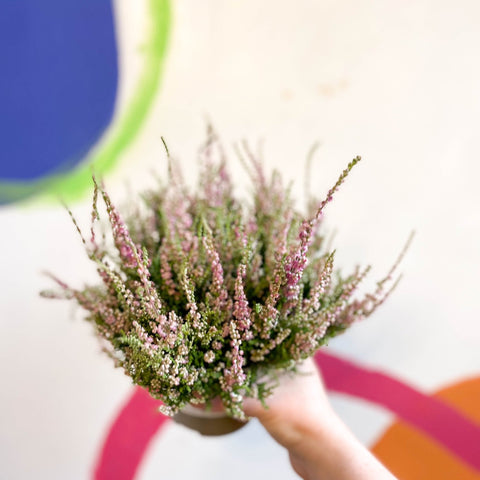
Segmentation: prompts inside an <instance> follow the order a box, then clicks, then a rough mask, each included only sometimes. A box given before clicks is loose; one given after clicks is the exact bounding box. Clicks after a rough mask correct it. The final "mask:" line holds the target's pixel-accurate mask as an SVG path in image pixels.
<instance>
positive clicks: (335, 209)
mask: <svg viewBox="0 0 480 480" xmlns="http://www.w3.org/2000/svg"><path fill="white" fill-rule="evenodd" d="M37 3H38V2H33V1H27V0H21V1H17V2H8V1H5V2H3V3H2V15H1V16H0V40H1V41H0V58H1V62H2V65H3V68H2V74H1V75H0V105H1V107H0V108H1V113H2V114H1V115H0V138H1V145H2V147H1V149H0V202H2V204H3V205H2V206H1V207H0V231H1V233H2V235H1V236H0V251H1V252H2V253H1V256H0V266H1V269H2V277H1V280H0V335H1V338H2V348H1V349H0V375H1V378H2V387H1V395H0V425H1V429H0V478H8V479H29V478H38V479H65V478H69V479H88V478H99V479H108V478H115V479H127V478H133V476H134V475H135V478H137V479H142V480H147V479H154V478H155V479H176V478H179V479H181V478H191V477H192V476H195V478H199V479H202V478H205V479H207V478H208V479H217V478H218V479H223V478H226V476H227V474H226V472H228V477H229V478H232V479H236V478H238V479H240V478H245V477H246V476H249V477H251V478H262V477H263V476H267V475H268V476H269V477H271V476H275V477H276V478H278V479H290V478H295V475H294V473H293V472H292V471H291V469H290V467H289V464H288V460H287V457H286V455H285V452H283V451H282V449H280V448H279V447H278V446H276V445H275V444H274V443H273V442H272V441H271V440H270V439H269V437H268V436H267V435H266V434H265V433H264V432H263V431H262V429H261V428H260V426H259V425H258V424H257V423H255V422H251V424H249V425H248V426H247V427H246V428H244V429H243V430H241V431H239V432H238V433H236V434H234V435H231V436H229V437H225V438H219V439H203V438H200V437H198V436H197V435H195V434H194V433H192V432H190V431H187V430H184V429H183V428H182V427H180V426H177V425H174V424H172V423H171V422H168V421H164V420H163V417H159V416H157V415H155V414H154V409H153V406H154V405H153V402H152V401H151V400H150V399H149V397H146V396H145V395H143V394H142V392H141V391H137V390H135V389H134V388H133V387H132V386H131V385H130V383H129V379H128V378H127V377H125V376H124V375H122V373H121V372H120V371H117V370H114V369H113V368H112V366H111V364H110V361H109V359H108V358H104V356H103V355H102V354H101V352H100V347H99V345H98V343H97V341H96V339H95V338H94V337H93V335H92V332H91V330H90V328H89V325H87V324H84V323H83V322H82V321H81V312H78V311H75V310H72V307H71V305H69V304H63V303H53V302H47V301H45V300H42V299H40V298H38V291H39V290H41V289H42V288H45V287H48V286H49V283H48V281H47V280H46V279H45V278H44V277H42V276H41V274H40V272H41V271H42V270H44V269H47V268H48V269H49V270H51V271H54V272H55V273H57V274H58V275H59V276H61V277H62V278H65V279H66V280H68V281H70V282H71V283H72V284H77V285H79V284H82V283H83V282H84V281H85V282H87V281H88V280H90V279H92V278H94V272H92V271H91V270H90V266H89V265H88V263H89V262H87V261H86V258H85V256H84V253H83V250H82V248H81V245H80V242H79V241H78V239H77V237H76V235H75V232H74V230H73V228H72V226H71V224H70V222H69V220H68V216H67V215H66V214H65V212H64V210H63V209H62V207H61V206H60V205H59V202H58V198H59V197H61V198H62V199H64V200H66V201H67V202H68V203H69V204H70V205H71V206H72V207H73V209H74V211H75V213H76V215H77V217H78V218H79V219H80V221H81V223H83V224H85V225H86V224H87V223H88V215H89V189H90V181H89V179H90V174H91V170H92V168H93V169H94V170H95V171H96V172H98V173H100V174H103V175H104V177H105V179H106V182H107V185H108V187H109V190H110V191H111V192H112V194H113V196H114V197H115V198H116V199H118V200H119V201H120V200H121V199H122V198H123V199H125V198H128V196H129V195H131V192H136V191H139V190H142V188H144V187H145V186H147V185H149V184H150V182H151V172H152V170H155V171H157V172H158V173H159V174H160V175H162V174H164V172H165V156H164V153H163V147H162V143H161V140H160V137H161V136H164V137H165V138H166V139H167V142H168V144H169V147H170V150H172V151H173V152H175V153H176V154H177V155H178V156H179V157H180V158H181V159H182V160H183V162H184V164H185V165H186V166H187V167H189V166H192V168H188V170H189V172H191V175H190V177H191V178H194V171H195V169H194V168H193V167H194V163H195V161H196V157H195V155H196V151H197V148H198V145H199V144H200V142H201V141H202V139H203V133H204V118H205V117H206V116H207V117H209V118H210V119H212V120H213V122H214V124H215V125H216V127H217V129H218V130H219V131H220V133H221V135H222V136H223V138H224V139H225V140H226V141H227V143H231V142H233V141H236V140H238V139H242V138H245V137H246V138H248V139H250V140H252V141H253V142H255V141H256V140H257V139H258V138H259V137H261V138H264V139H265V156H266V162H267V165H269V166H271V167H273V166H275V167H279V168H281V169H282V171H283V172H284V175H285V176H286V177H287V178H292V179H294V180H296V184H295V185H296V186H295V192H296V194H297V195H298V196H299V197H300V198H301V195H302V187H303V177H302V174H301V171H300V170H299V165H302V164H303V161H304V158H305V155H306V152H307V151H308V149H309V148H310V146H311V144H312V143H313V142H314V141H316V140H319V141H320V142H321V147H320V150H319V152H318V155H317V159H316V162H315V163H314V166H313V172H312V188H314V189H315V190H318V192H319V193H320V194H321V193H323V192H326V191H327V189H328V187H329V186H330V184H331V183H332V180H334V179H335V178H336V174H337V173H338V171H340V169H342V168H343V166H344V165H345V164H346V163H347V162H348V161H349V160H350V159H351V158H352V157H353V156H355V155H356V154H361V155H362V156H363V158H364V162H363V164H361V165H360V166H359V167H358V169H357V171H355V172H354V173H353V175H352V176H351V178H350V179H349V181H348V182H347V183H346V184H345V186H344V188H343V191H342V192H341V193H340V194H339V195H338V197H337V198H336V201H335V202H334V203H333V204H332V205H331V206H329V210H328V212H327V222H326V223H327V227H328V228H330V229H332V230H333V229H334V228H337V229H338V233H337V236H336V238H335V247H336V248H337V254H338V256H337V258H338V262H339V264H340V265H343V266H345V267H347V266H352V265H353V264H355V263H356V262H357V261H358V260H361V261H362V262H364V263H373V264H374V265H375V268H374V271H373V274H372V279H374V278H376V277H378V276H379V275H381V273H383V272H384V271H385V270H386V269H387V268H388V267H389V265H390V263H391V261H392V259H393V258H394V257H395V255H396V253H397V252H398V250H399V249H400V247H401V245H402V244H403V242H404V240H405V238H406V236H407V235H408V233H409V232H410V230H411V229H412V228H414V229H415V230H416V231H417V236H416V239H415V242H414V244H413V246H412V248H411V251H410V253H409V255H408V257H407V258H406V261H405V262H404V265H403V270H404V279H403V281H402V283H401V284H400V286H399V287H398V290H397V291H396V292H395V294H394V295H393V296H392V297H391V298H390V299H389V301H388V302H387V304H386V305H384V306H383V308H382V309H381V310H379V311H378V312H377V313H376V314H375V316H374V317H373V318H371V319H369V320H368V321H366V322H365V323H363V324H360V325H357V326H355V327H354V328H353V329H352V330H351V331H350V332H349V333H348V334H347V335H345V336H343V337H339V338H338V339H336V340H335V341H332V342H331V344H330V345H329V347H328V348H327V349H326V350H325V352H324V354H323V355H321V356H319V357H318V362H319V364H320V366H321V368H322V369H323V372H324V377H325V380H326V383H327V386H328V387H329V389H330V391H331V398H332V402H333V404H334V406H335V408H336V410H337V411H338V412H339V413H340V414H341V416H342V417H343V418H344V419H345V421H346V422H347V423H348V424H349V425H350V427H351V428H352V429H353V431H354V432H355V434H356V435H357V436H358V437H359V438H360V439H361V440H362V441H363V442H364V443H365V444H367V445H368V446H369V447H370V448H372V450H373V451H374V452H375V453H376V454H377V455H378V456H379V457H380V458H381V459H382V461H384V462H385V463H386V464H387V465H388V466H390V468H392V469H393V471H394V472H396V473H397V474H398V476H399V477H401V478H402V479H407V480H410V479H412V480H413V479H424V478H436V479H440V480H441V479H451V478H458V479H475V478H480V464H479V463H478V462H479V460H478V459H479V458H480V450H479V451H478V455H477V450H476V448H477V446H478V445H480V416H479V415H480V413H479V411H480V410H479V407H478V405H480V349H479V348H478V345H479V343H480V326H479V323H478V318H480V305H479V303H478V293H477V292H478V271H480V269H479V267H480V250H479V247H478V246H479V244H480V216H479V214H478V208H479V205H480V193H479V190H478V188H477V183H478V182H477V178H478V175H479V174H480V167H479V162H478V158H477V157H478V151H479V127H478V118H479V116H480V94H479V92H478V85H479V84H480V64H479V63H478V62H477V61H476V59H477V57H478V46H479V45H480V31H479V29H478V24H479V21H480V6H479V5H478V2H475V1H473V0H460V1H459V2H456V3H454V2H438V1H437V2H433V1H431V0H419V1H417V2H395V1H393V0H387V1H373V2H370V3H366V2H363V3H362V2H354V1H351V0H342V1H340V2H338V1H337V2H333V1H331V0H324V1H322V2H312V1H310V0H299V1H297V2H295V7H294V8H292V3H291V2H286V1H273V0H264V1H263V2H255V1H253V0H244V1H243V2H238V1H233V0H232V1H228V2H219V1H216V0H205V1H203V2H196V1H194V0H180V1H177V2H168V1H167V0H142V1H137V2H134V3H133V2H122V1H120V0H117V1H115V2H113V3H112V2H109V1H106V0H105V1H95V2H94V1H85V2H80V3H79V4H78V5H76V6H73V5H70V4H69V3H68V5H67V4H65V2H60V1H53V0H51V1H48V2H43V3H42V8H40V7H39V6H38V5H37ZM232 169H233V170H234V171H235V172H236V173H237V175H236V178H238V179H239V180H238V187H239V189H241V188H243V187H244V186H245V179H244V176H242V175H241V173H240V168H239V166H238V165H237V164H235V162H234V161H232ZM299 171H300V173H299ZM372 282H373V280H372ZM180 447H181V450H180Z"/></svg>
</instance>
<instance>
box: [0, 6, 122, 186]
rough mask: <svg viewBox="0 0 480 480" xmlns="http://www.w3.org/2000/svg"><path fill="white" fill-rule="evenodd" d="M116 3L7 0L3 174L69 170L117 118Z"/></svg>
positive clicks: (1, 42)
mask: <svg viewBox="0 0 480 480" xmlns="http://www.w3.org/2000/svg"><path fill="white" fill-rule="evenodd" d="M112 9H113V6H112V2H111V0H74V1H70V0H40V1H39V0H0V179H3V180H27V181H31V180H36V179H38V178H42V177H45V176H46V175H48V174H51V173H58V172H65V171H68V170H69V169H71V168H72V167H73V166H74V165H75V164H76V163H78V162H79V161H80V160H81V159H82V157H83V156H84V155H85V153H86V152H87V151H88V149H89V148H90V147H91V146H92V145H93V144H94V143H95V141H96V140H98V138H99V137H100V136H101V134H102V132H103V131H104V130H105V128H106V127H107V125H108V124H109V123H110V120H111V118H112V115H113V110H114V104H115V98H116V93H117V84H118V65H117V48H116V41H115V30H114V20H113V10H112Z"/></svg>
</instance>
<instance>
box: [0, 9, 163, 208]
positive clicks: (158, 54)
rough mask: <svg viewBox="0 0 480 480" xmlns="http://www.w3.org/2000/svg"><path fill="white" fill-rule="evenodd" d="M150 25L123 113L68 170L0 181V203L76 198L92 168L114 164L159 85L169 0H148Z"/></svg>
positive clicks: (107, 168) (89, 183) (89, 178)
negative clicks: (30, 178) (26, 179)
mask: <svg viewBox="0 0 480 480" xmlns="http://www.w3.org/2000/svg"><path fill="white" fill-rule="evenodd" d="M148 5H149V12H148V17H149V20H150V25H149V27H148V32H147V34H146V38H145V42H144V44H143V48H142V55H143V56H144V66H143V70H142V72H141V74H140V77H139V80H138V81H137V85H136V87H135V89H134V93H133V95H132V97H131V98H130V99H129V101H128V105H127V108H126V109H125V111H124V113H123V114H122V115H121V116H120V117H118V118H114V120H113V121H112V126H111V127H109V130H108V131H107V132H106V133H105V134H104V138H102V139H101V140H100V142H99V144H98V146H95V147H94V148H93V151H92V153H91V154H89V155H88V156H87V158H86V159H85V161H84V162H82V163H81V164H80V165H77V167H75V168H74V169H73V170H71V171H69V172H62V173H59V174H54V175H51V176H49V177H47V178H42V179H40V180H37V181H35V182H18V181H17V182H5V181H0V192H1V193H0V202H14V201H17V200H21V199H25V198H26V197H29V198H31V197H32V195H37V194H41V195H40V197H38V195H37V196H36V198H35V200H37V201H38V200H39V198H40V199H42V200H52V199H55V200H57V201H58V199H59V198H61V199H62V200H64V201H67V202H71V201H74V200H78V199H79V198H81V197H82V195H83V194H84V193H85V191H87V190H88V189H90V188H91V186H92V169H93V170H94V171H95V173H96V174H97V175H104V174H105V173H107V172H108V171H110V170H111V169H112V168H113V167H114V166H115V164H116V163H117V161H118V159H119V157H120V155H121V153H122V152H123V150H125V148H126V147H128V146H129V145H130V144H131V143H132V141H133V140H134V138H135V137H136V135H137V133H138V132H139V130H140V127H141V126H142V124H143V122H144V120H145V118H146V116H147V113H148V111H149V110H150V107H151V106H152V104H153V101H154V99H155V95H156V93H157V91H158V88H159V85H160V78H161V76H162V73H163V70H164V63H165V57H166V52H167V43H168V38H169V34H170V29H171V6H170V0H148Z"/></svg>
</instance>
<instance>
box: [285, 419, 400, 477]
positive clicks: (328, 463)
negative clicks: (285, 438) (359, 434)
mask: <svg viewBox="0 0 480 480" xmlns="http://www.w3.org/2000/svg"><path fill="white" fill-rule="evenodd" d="M289 453H290V458H291V460H292V465H294V468H295V470H296V471H297V473H299V474H300V475H301V476H302V477H303V478H304V479H305V480H320V479H321V480H395V477H394V476H393V475H392V474H391V473H390V472H388V470H386V469H385V467H383V465H382V464H381V463H380V462H379V461H378V460H377V459H376V458H375V457H374V456H373V455H372V454H371V453H370V452H369V451H368V450H367V449H366V448H365V447H364V446H363V445H362V444H361V443H360V442H359V441H358V440H357V439H356V438H355V437H354V436H353V434H352V433H351V432H350V431H349V430H348V429H347V427H346V426H345V424H343V422H342V421H341V420H340V419H339V418H338V417H337V416H336V414H334V413H333V412H332V415H330V416H329V417H328V420H327V421H325V422H322V424H321V425H319V424H318V423H317V424H311V425H310V426H309V427H308V428H306V429H305V430H304V432H302V437H301V440H300V441H299V442H298V443H297V444H296V445H294V446H292V448H291V449H289ZM296 467H297V468H296Z"/></svg>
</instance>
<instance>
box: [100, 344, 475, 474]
mask: <svg viewBox="0 0 480 480" xmlns="http://www.w3.org/2000/svg"><path fill="white" fill-rule="evenodd" d="M315 360H316V363H317V365H318V366H319V367H320V368H321V370H322V375H323V378H324V380H325V385H326V387H327V388H328V389H329V390H331V391H335V392H339V393H344V394H347V395H352V396H355V397H357V398H361V399H363V400H367V401H369V402H372V403H375V404H377V405H379V406H381V407H383V408H386V409H388V410H390V411H391V412H392V413H394V414H395V415H396V416H398V417H399V418H401V419H402V420H404V421H405V422H407V423H409V424H410V425H412V426H414V427H415V428H417V429H418V430H420V431H422V432H423V433H424V434H426V435H428V436H429V437H431V438H432V439H433V440H435V441H436V442H437V443H439V444H441V445H443V446H444V447H445V448H447V449H448V450H449V451H450V452H451V453H452V454H454V455H456V456H457V457H458V458H459V459H461V460H462V461H464V462H465V463H467V464H468V465H470V466H471V467H473V468H474V469H476V470H478V471H480V455H479V451H478V445H480V427H479V426H477V425H475V424H474V423H472V422H471V421H470V420H469V419H467V418H466V417H465V416H463V415H462V414H461V413H459V412H458V411H457V410H455V409H454V408H453V407H451V406H450V405H448V404H446V403H444V402H443V401H442V400H440V399H436V398H433V397H429V396H428V395H425V394H423V393H421V392H419V391H417V390H415V389H414V388H412V387H410V386H409V385H407V384H405V383H403V382H401V381H399V380H396V379H395V378H392V377H391V376H389V375H386V374H384V373H381V372H378V371H375V370H372V369H367V368H364V367H360V366H358V365H355V364H354V363H352V362H350V361H347V360H345V359H342V358H339V357H336V356H333V355H330V354H326V353H324V352H318V353H317V354H316V356H315ZM159 405H160V402H159V401H157V400H154V399H152V398H151V397H150V395H149V394H148V393H147V392H146V391H145V390H144V389H142V388H140V387H137V388H135V390H134V392H133V394H132V396H131V397H130V398H129V399H128V401H127V402H126V404H125V405H124V407H123V408H122V409H121V410H120V412H119V414H118V415H117V417H116V418H115V419H114V421H113V424H112V426H111V427H110V430H109V431H108V433H107V435H106V438H105V441H104V443H103V446H102V449H101V451H100V453H99V456H98V459H97V463H96V466H95V470H94V478H95V479H96V480H132V479H133V478H134V477H135V474H136V472H137V470H138V467H139V465H140V462H141V460H142V458H143V456H144V454H145V452H146V450H147V448H148V445H149V443H150V441H151V440H152V438H153V437H154V435H155V434H156V433H157V432H158V431H159V430H160V429H161V428H162V427H163V426H164V425H165V423H166V422H167V421H168V418H167V417H165V416H163V415H161V414H159V413H158V406H159Z"/></svg>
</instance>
